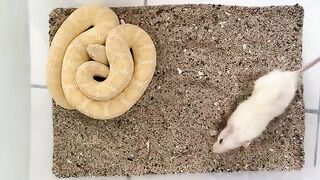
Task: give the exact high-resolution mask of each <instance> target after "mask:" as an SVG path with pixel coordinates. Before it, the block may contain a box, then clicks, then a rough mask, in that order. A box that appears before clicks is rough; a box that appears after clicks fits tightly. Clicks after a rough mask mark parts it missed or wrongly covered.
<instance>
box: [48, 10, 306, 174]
mask: <svg viewBox="0 0 320 180" xmlns="http://www.w3.org/2000/svg"><path fill="white" fill-rule="evenodd" d="M113 10H114V11H115V12H116V14H117V15H118V16H119V19H124V20H125V21H126V22H127V23H131V24H136V25H138V26H139V27H141V28H142V29H144V30H145V31H146V32H147V33H148V34H149V35H150V36H151V38H152V40H153V41H154V43H155V46H156V50H157V67H156V73H155V75H154V77H153V79H152V81H151V84H150V85H149V87H148V89H147V90H146V92H145V94H144V95H143V96H142V98H141V99H140V100H139V101H138V102H137V104H136V105H134V106H133V107H132V108H131V109H130V110H129V111H128V112H127V113H125V114H124V115H123V116H121V117H119V118H116V119H114V120H111V121H110V120H109V121H96V120H92V119H89V118H88V117H86V116H84V115H82V114H80V113H79V112H77V111H70V110H65V109H63V108H61V107H59V106H55V105H54V106H53V126H54V154H53V172H54V173H55V174H56V175H57V176H59V177H70V176H89V175H90V176H113V175H143V174H166V173H180V172H227V171H242V170H253V171H256V170H293V169H295V170H296V169H301V168H302V166H303V163H304V152H303V139H304V136H303V135H304V113H303V108H304V107H303V100H302V94H301V93H302V91H301V89H302V87H300V91H299V92H300V93H298V92H297V96H296V98H295V100H294V102H293V103H292V105H291V106H290V107H289V108H288V110H287V111H286V112H285V113H284V114H283V115H281V116H280V117H279V118H277V119H276V120H275V121H273V122H272V123H271V124H270V126H269V127H268V130H267V131H266V132H265V133H264V134H263V135H262V136H261V137H260V138H258V139H257V140H255V141H254V142H253V143H252V145H251V146H250V147H249V148H248V149H246V150H244V149H241V150H237V151H233V152H230V153H228V154H221V155H217V154H213V153H212V152H211V146H212V144H213V142H214V140H215V138H216V134H217V132H216V131H217V129H218V127H219V125H220V124H221V120H222V119H223V116H224V114H225V113H227V112H228V111H229V109H230V108H231V107H232V106H234V104H235V103H237V102H239V101H241V100H243V99H244V98H245V97H246V96H247V95H249V93H250V92H251V90H252V83H253V81H254V80H255V79H257V78H258V76H260V75H262V74H263V73H265V72H267V71H270V70H272V69H273V68H276V67H283V68H285V69H298V68H299V67H300V65H301V52H302V47H301V34H302V20H303V9H302V8H301V7H300V6H285V7H265V8H245V7H230V6H213V5H201V6H199V5H185V6H157V7H143V8H142V7H135V8H113ZM72 11H73V9H56V10H54V11H53V12H52V13H51V15H50V36H51V38H52V36H53V35H54V33H55V32H56V30H57V28H58V27H59V26H60V25H61V23H62V22H63V20H64V19H65V18H66V17H67V16H68V15H69V14H70V13H71V12H72Z"/></svg>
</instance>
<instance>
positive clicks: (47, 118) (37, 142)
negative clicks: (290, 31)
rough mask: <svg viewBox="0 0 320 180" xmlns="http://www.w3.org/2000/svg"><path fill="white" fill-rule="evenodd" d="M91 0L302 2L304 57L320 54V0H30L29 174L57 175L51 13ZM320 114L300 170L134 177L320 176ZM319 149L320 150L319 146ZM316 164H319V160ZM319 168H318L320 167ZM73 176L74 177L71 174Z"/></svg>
mask: <svg viewBox="0 0 320 180" xmlns="http://www.w3.org/2000/svg"><path fill="white" fill-rule="evenodd" d="M87 2H97V3H103V4H105V5H109V6H143V5H144V4H145V3H146V4H147V5H161V4H186V3H197V4H198V3H206V4H207V3H210V4H225V5H245V6H265V5H283V4H291V5H292V4H296V3H299V4H301V5H302V6H303V7H304V9H305V19H304V29H303V62H304V63H306V62H308V61H311V60H312V59H314V58H315V57H317V56H320V51H319V49H320V48H319V45H318V44H320V33H319V32H320V23H319V18H320V1H319V0H304V1H302V0H301V1H293V0H278V1H277V2H275V1H272V0H264V1H262V0H260V1H258V0H242V1H239V0H220V1H219V0H198V1H197V0H148V1H146V2H145V1H144V0H134V1H132V0H121V1H118V0H109V1H104V0H96V1H84V0H67V1H66V0H29V21H30V24H29V26H30V32H29V33H30V49H31V84H32V86H31V150H30V170H29V172H30V174H29V179H30V180H44V179H46V180H54V179H58V178H56V177H55V176H54V175H53V174H52V171H51V166H52V146H53V142H52V138H53V137H52V119H51V100H50V97H49V94H48V91H47V89H46V88H45V63H46V55H47V49H48V30H49V29H48V15H49V12H50V11H51V10H52V9H53V8H56V7H78V6H79V5H80V4H84V3H87ZM319 79H320V66H317V67H315V68H313V69H311V70H310V71H308V72H307V73H305V75H304V79H303V82H304V87H305V89H304V99H305V106H306V108H307V109H308V110H319V100H320V97H319V94H320V93H319V92H320V83H319ZM319 121H320V115H319V114H312V113H307V114H306V134H305V151H306V163H305V168H304V169H303V170H302V171H297V172H246V173H243V172H242V173H229V174H181V175H166V176H142V177H131V179H141V180H142V179H159V180H160V179H248V178H249V177H250V178H254V179H256V178H259V179H275V178H277V179H288V178H290V179H317V177H318V178H320V172H319V170H320V157H317V154H318V156H320V148H318V149H317V150H316V144H317V143H316V141H317V140H318V141H319V144H320V138H318V139H317V138H316V134H317V129H318V128H319V127H318V126H319ZM316 151H318V152H316ZM316 164H317V166H316ZM317 171H318V172H317ZM127 178H128V177H116V178H113V177H111V178H110V177H100V178H97V177H95V178H94V177H87V178H77V179H79V180H89V179H127ZM71 179H72V178H71Z"/></svg>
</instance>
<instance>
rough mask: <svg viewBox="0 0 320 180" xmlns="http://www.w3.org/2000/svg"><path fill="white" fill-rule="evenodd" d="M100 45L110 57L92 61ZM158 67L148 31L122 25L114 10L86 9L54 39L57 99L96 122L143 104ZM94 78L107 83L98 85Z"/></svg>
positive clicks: (50, 76) (50, 77) (51, 73)
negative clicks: (91, 58)
mask: <svg viewBox="0 0 320 180" xmlns="http://www.w3.org/2000/svg"><path fill="white" fill-rule="evenodd" d="M92 26H93V27H92ZM90 27H92V28H90ZM97 44H101V45H104V44H105V45H106V46H105V53H106V57H107V59H106V58H100V59H99V58H96V59H95V61H89V60H90V56H89V55H88V53H87V49H88V50H90V47H93V48H94V47H95V46H99V45H97ZM130 48H131V49H132V52H133V58H132V55H131V53H130ZM98 49H99V48H98ZM103 52H104V51H103ZM98 53H100V54H101V52H98ZM108 64H109V66H110V70H109V68H108V66H107V65H108ZM155 66H156V51H155V47H154V44H153V42H152V39H151V38H150V37H149V35H148V34H147V33H146V32H145V31H144V30H142V29H141V28H139V27H137V26H135V25H130V24H123V25H119V20H118V17H117V16H116V14H115V13H114V12H113V11H112V10H111V9H109V8H106V7H101V6H95V5H86V6H83V7H80V8H78V9H77V10H75V11H74V12H73V13H72V14H71V15H70V16H69V17H68V18H67V19H66V20H65V21H64V22H63V24H62V25H61V27H60V28H59V29H58V31H57V33H56V34H55V36H54V38H53V40H52V43H51V46H50V49H49V59H48V64H47V85H48V89H49V92H50V94H51V96H52V98H53V99H54V100H55V102H56V103H57V104H58V105H60V106H62V107H63V108H66V109H77V110H78V111H80V112H81V113H83V114H85V115H87V116H89V117H92V118H94V119H111V118H114V117H117V116H120V115H122V114H123V113H125V112H126V111H128V110H129V109H130V108H131V107H132V106H133V105H134V104H135V103H136V102H137V101H138V99H139V98H140V97H141V96H142V94H143V93H144V91H145V90H146V88H147V87H148V85H149V83H150V81H151V79H152V77H153V74H154V70H155ZM94 76H102V77H106V79H105V80H104V81H103V82H97V81H96V80H94V78H93V77H94Z"/></svg>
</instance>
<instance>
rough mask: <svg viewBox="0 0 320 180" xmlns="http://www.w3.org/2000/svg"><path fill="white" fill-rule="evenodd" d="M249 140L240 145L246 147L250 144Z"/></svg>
mask: <svg viewBox="0 0 320 180" xmlns="http://www.w3.org/2000/svg"><path fill="white" fill-rule="evenodd" d="M250 143H251V141H248V142H246V143H244V144H243V145H242V147H244V148H247V147H248V146H249V145H250Z"/></svg>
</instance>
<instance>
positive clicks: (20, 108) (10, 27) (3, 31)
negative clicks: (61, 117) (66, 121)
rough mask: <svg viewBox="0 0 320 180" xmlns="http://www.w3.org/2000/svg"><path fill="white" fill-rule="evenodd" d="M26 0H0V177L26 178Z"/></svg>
mask: <svg viewBox="0 0 320 180" xmlns="http://www.w3.org/2000/svg"><path fill="white" fill-rule="evenodd" d="M27 7H28V6H27V1H26V0H0V179H3V180H27V179H28V161H29V144H30V142H29V139H30V135H29V129H30V80H29V79H30V65H29V64H30V63H29V62H30V60H29V37H28V17H27V15H28V12H27Z"/></svg>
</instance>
